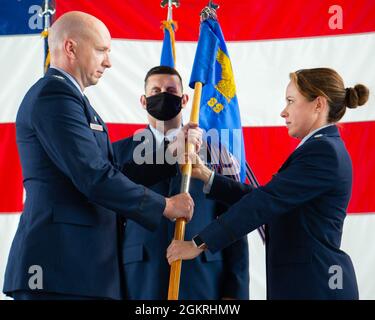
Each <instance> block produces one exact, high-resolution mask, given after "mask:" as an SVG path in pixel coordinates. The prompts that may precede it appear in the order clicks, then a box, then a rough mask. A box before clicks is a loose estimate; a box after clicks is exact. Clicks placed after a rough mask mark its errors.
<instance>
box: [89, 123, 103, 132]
mask: <svg viewBox="0 0 375 320" xmlns="http://www.w3.org/2000/svg"><path fill="white" fill-rule="evenodd" d="M90 128H91V129H92V130H96V131H103V126H101V125H100V124H97V123H90Z"/></svg>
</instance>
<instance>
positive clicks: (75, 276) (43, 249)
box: [3, 69, 177, 299]
mask: <svg viewBox="0 0 375 320" xmlns="http://www.w3.org/2000/svg"><path fill="white" fill-rule="evenodd" d="M16 130H17V146H18V151H19V155H20V159H21V165H22V172H23V183H24V187H25V190H26V201H25V205H24V210H23V213H22V215H21V218H20V222H19V225H18V229H17V232H16V235H15V237H14V240H13V243H12V246H11V250H10V254H9V258H8V264H7V268H6V273H5V281H4V289H3V290H4V292H5V293H7V294H9V295H12V292H14V291H17V290H30V286H29V280H30V277H31V276H32V275H33V274H32V273H31V274H30V273H29V270H30V267H32V266H35V265H36V266H40V267H41V269H42V271H43V281H42V284H43V290H44V291H45V292H54V293H60V294H69V295H81V296H88V297H102V298H110V299H121V298H122V297H123V296H122V290H121V283H122V280H121V272H122V266H121V264H122V257H121V255H122V253H121V250H120V242H121V240H120V223H119V220H120V217H122V218H127V219H132V220H134V221H135V222H137V223H139V224H140V225H142V226H143V227H144V228H145V229H149V230H153V229H156V228H157V227H158V225H159V224H160V222H161V218H162V214H163V211H164V208H165V199H164V197H163V196H161V195H159V194H157V193H155V192H153V191H151V190H149V189H146V188H145V187H144V186H142V185H139V184H135V183H133V182H132V181H131V180H130V179H128V178H127V177H126V176H125V175H124V174H123V173H122V172H121V171H120V170H118V168H116V167H115V165H114V162H113V150H112V146H111V144H110V142H109V139H108V131H107V128H106V125H105V124H104V122H103V121H102V119H101V118H100V117H99V115H98V114H97V113H96V112H95V110H94V109H93V108H92V106H91V105H90V103H89V101H88V99H87V98H85V97H84V96H83V95H82V94H81V92H80V91H79V90H78V89H77V88H76V87H75V86H74V84H73V83H72V82H71V81H70V80H69V79H68V78H67V77H66V76H64V75H63V74H62V73H61V72H59V71H58V70H56V69H49V71H48V72H47V74H46V75H45V76H44V77H43V78H41V79H40V80H39V81H38V82H36V84H34V85H33V86H32V87H31V89H30V90H29V91H28V93H27V94H26V96H25V98H24V99H23V101H22V103H21V105H20V108H19V111H18V114H17V119H16ZM137 168H138V169H139V168H140V170H141V171H139V172H140V173H141V174H142V173H143V172H144V170H148V169H147V168H143V169H142V167H141V166H133V167H132V165H131V164H128V168H127V171H128V172H129V175H132V174H133V175H134V174H135V171H136V170H137ZM176 168H177V167H176V166H175V167H172V166H171V167H168V168H167V169H166V170H165V172H164V171H163V170H150V172H149V173H150V176H149V180H148V181H147V182H150V183H155V181H157V180H158V179H159V178H160V177H162V178H165V177H169V176H173V175H175V174H176V173H177V170H176ZM152 172H154V173H153V175H152ZM138 175H139V173H138ZM154 179H155V180H154ZM125 254H126V252H125ZM31 270H32V269H31Z"/></svg>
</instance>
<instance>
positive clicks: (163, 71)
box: [145, 66, 183, 90]
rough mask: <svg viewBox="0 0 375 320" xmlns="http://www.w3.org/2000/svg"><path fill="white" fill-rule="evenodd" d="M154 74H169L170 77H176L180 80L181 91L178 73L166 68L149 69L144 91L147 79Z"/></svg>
mask: <svg viewBox="0 0 375 320" xmlns="http://www.w3.org/2000/svg"><path fill="white" fill-rule="evenodd" d="M154 74H170V75H175V76H177V77H178V78H179V79H180V83H181V90H183V85H182V78H181V76H180V74H179V73H178V71H177V70H176V69H174V68H171V67H168V66H156V67H153V68H151V69H150V70H149V71H148V72H147V74H146V77H145V89H146V84H147V80H148V78H149V77H151V76H152V75H154Z"/></svg>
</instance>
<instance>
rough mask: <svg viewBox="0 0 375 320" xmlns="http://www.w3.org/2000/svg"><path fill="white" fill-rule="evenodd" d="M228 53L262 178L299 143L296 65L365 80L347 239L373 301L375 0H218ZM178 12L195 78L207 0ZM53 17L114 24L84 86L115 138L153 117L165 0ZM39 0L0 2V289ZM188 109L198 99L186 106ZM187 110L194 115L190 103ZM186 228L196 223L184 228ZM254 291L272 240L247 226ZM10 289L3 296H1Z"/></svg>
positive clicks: (260, 290) (181, 49)
mask: <svg viewBox="0 0 375 320" xmlns="http://www.w3.org/2000/svg"><path fill="white" fill-rule="evenodd" d="M215 2H217V3H218V4H219V5H220V8H219V9H218V11H217V13H218V19H219V22H220V25H221V28H222V31H223V33H224V36H225V40H226V44H227V46H228V50H229V51H230V55H231V62H232V66H233V72H234V77H235V80H236V87H237V97H238V102H239V106H240V112H241V120H242V125H243V132H244V137H245V148H246V157H247V161H248V163H249V164H250V165H251V167H252V169H253V171H254V173H255V175H256V177H257V178H258V180H259V182H260V183H261V184H263V183H266V182H267V181H269V179H270V178H271V176H272V174H273V173H275V172H276V171H277V170H278V168H279V167H280V166H281V164H282V163H283V161H284V160H285V159H286V158H287V156H288V155H289V154H290V153H291V152H292V151H293V149H294V148H295V147H296V146H297V144H298V141H296V140H295V139H292V138H290V137H289V136H288V134H287V129H286V128H285V126H284V121H283V119H282V118H281V117H280V112H281V110H282V109H283V107H284V100H285V88H286V86H287V84H288V82H289V76H288V75H289V72H292V71H295V70H298V69H301V68H313V67H319V66H324V67H331V68H333V69H335V70H336V71H338V72H339V74H340V75H341V76H342V77H343V79H344V82H345V85H346V86H347V87H348V86H353V85H355V84H356V83H363V84H365V85H367V86H368V87H369V89H370V99H369V102H368V103H367V104H366V105H365V106H363V107H359V108H358V109H354V110H348V111H347V113H346V115H345V117H344V118H343V120H342V121H341V125H340V130H341V134H342V137H343V139H344V141H345V144H346V146H347V148H348V150H349V153H350V155H351V157H352V161H353V175H354V176H353V192H352V198H351V201H350V204H349V208H348V216H347V218H346V221H345V226H344V230H343V241H342V248H343V250H345V251H346V252H347V253H348V254H349V255H350V256H351V258H352V260H353V263H354V267H355V269H356V273H357V278H358V285H359V292H360V298H361V299H375V280H374V277H373V270H374V269H375V249H374V246H373V244H374V243H375V99H374V98H375V95H374V92H375V2H374V1H373V0H320V1H315V0H244V1H234V0H216V1H215ZM180 3H181V5H180V7H179V8H176V9H174V11H173V20H175V21H177V22H178V30H177V31H176V34H175V38H176V69H177V70H179V72H180V73H181V75H182V77H183V79H184V88H185V91H186V92H187V93H188V94H189V96H190V98H191V99H190V101H192V96H193V92H192V90H191V89H189V87H188V81H189V79H190V74H191V70H192V65H193V60H194V55H195V51H196V46H197V39H198V35H199V14H200V11H201V10H202V8H203V7H204V6H206V5H207V3H208V1H207V0H181V1H180ZM55 6H56V14H55V17H58V16H60V15H61V14H63V13H64V12H67V11H71V10H80V11H85V12H87V13H90V14H93V15H95V16H96V17H98V18H99V19H101V20H102V21H103V22H104V23H105V24H106V25H107V26H108V28H109V30H110V32H111V35H112V38H113V41H112V53H111V58H112V64H113V66H112V68H111V69H109V70H107V71H106V73H105V75H104V77H103V78H102V79H101V80H100V82H99V84H98V85H97V86H95V87H90V88H88V89H87V92H86V94H87V95H88V96H89V98H90V101H91V103H92V105H93V106H94V107H95V109H96V110H97V111H98V113H99V114H100V115H101V116H102V118H103V119H104V120H105V121H106V123H107V124H108V128H109V131H110V135H111V140H112V141H116V140H118V139H120V138H123V137H126V136H129V135H131V134H132V133H133V132H134V131H135V130H136V129H139V128H141V127H144V126H145V122H146V113H145V111H144V109H143V108H142V107H141V106H140V103H139V97H140V95H141V94H142V93H143V79H144V76H145V74H146V72H147V70H148V69H150V68H151V67H153V66H155V65H158V64H159V63H160V54H161V48H162V39H163V30H162V29H161V28H160V26H161V21H163V20H165V19H166V15H167V12H166V9H163V8H161V7H160V0H122V1H117V0H107V1H102V0H90V1H88V0H74V1H73V0H56V1H55ZM41 7H42V1H39V0H0V65H1V68H0V70H1V71H0V287H1V288H2V284H3V275H4V271H5V266H6V261H7V256H8V252H9V248H10V244H11V241H12V239H13V236H14V233H15V230H16V228H17V224H18V220H19V216H20V214H21V212H22V207H23V199H24V197H25V195H24V193H23V187H22V172H21V167H20V161H19V157H18V153H17V147H16V139H15V119H16V113H17V110H18V106H19V105H20V102H21V100H22V98H23V96H24V94H25V93H26V91H27V90H28V89H29V87H30V86H31V85H32V84H33V83H34V82H35V81H36V80H37V79H38V78H39V77H41V76H42V75H43V64H44V62H43V60H44V40H43V38H42V37H41V35H40V34H41V32H42V31H43V19H42V18H41V17H40V16H39V15H38V12H39V9H40V8H41ZM190 107H191V106H190ZM190 107H188V108H187V110H185V114H184V119H185V121H188V118H189V114H190V110H191V108H190ZM187 227H188V225H187ZM249 250H250V276H251V280H250V295H251V298H253V299H264V298H265V255H264V246H263V244H262V242H261V239H260V238H259V236H258V235H257V233H256V232H253V233H252V234H250V235H249ZM0 297H2V298H3V297H4V296H0Z"/></svg>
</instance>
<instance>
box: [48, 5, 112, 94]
mask: <svg viewBox="0 0 375 320" xmlns="http://www.w3.org/2000/svg"><path fill="white" fill-rule="evenodd" d="M48 44H49V48H50V53H51V66H52V67H58V68H61V69H63V70H64V71H66V72H68V73H69V74H70V75H72V76H73V77H74V78H75V79H76V80H77V82H78V83H79V85H80V87H81V89H82V90H83V89H84V88H86V87H88V86H90V85H94V84H96V83H97V82H98V80H99V78H100V77H101V76H102V74H103V72H104V70H105V69H106V68H109V67H111V62H110V59H109V52H110V50H111V35H110V33H109V31H108V29H107V27H106V26H105V24H104V23H103V22H101V21H100V20H99V19H97V18H96V17H94V16H92V15H89V14H87V13H84V12H79V11H71V12H68V13H65V14H64V15H62V16H61V17H60V18H59V19H57V20H56V21H55V22H54V23H53V25H52V27H51V28H50V30H49V36H48Z"/></svg>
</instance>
